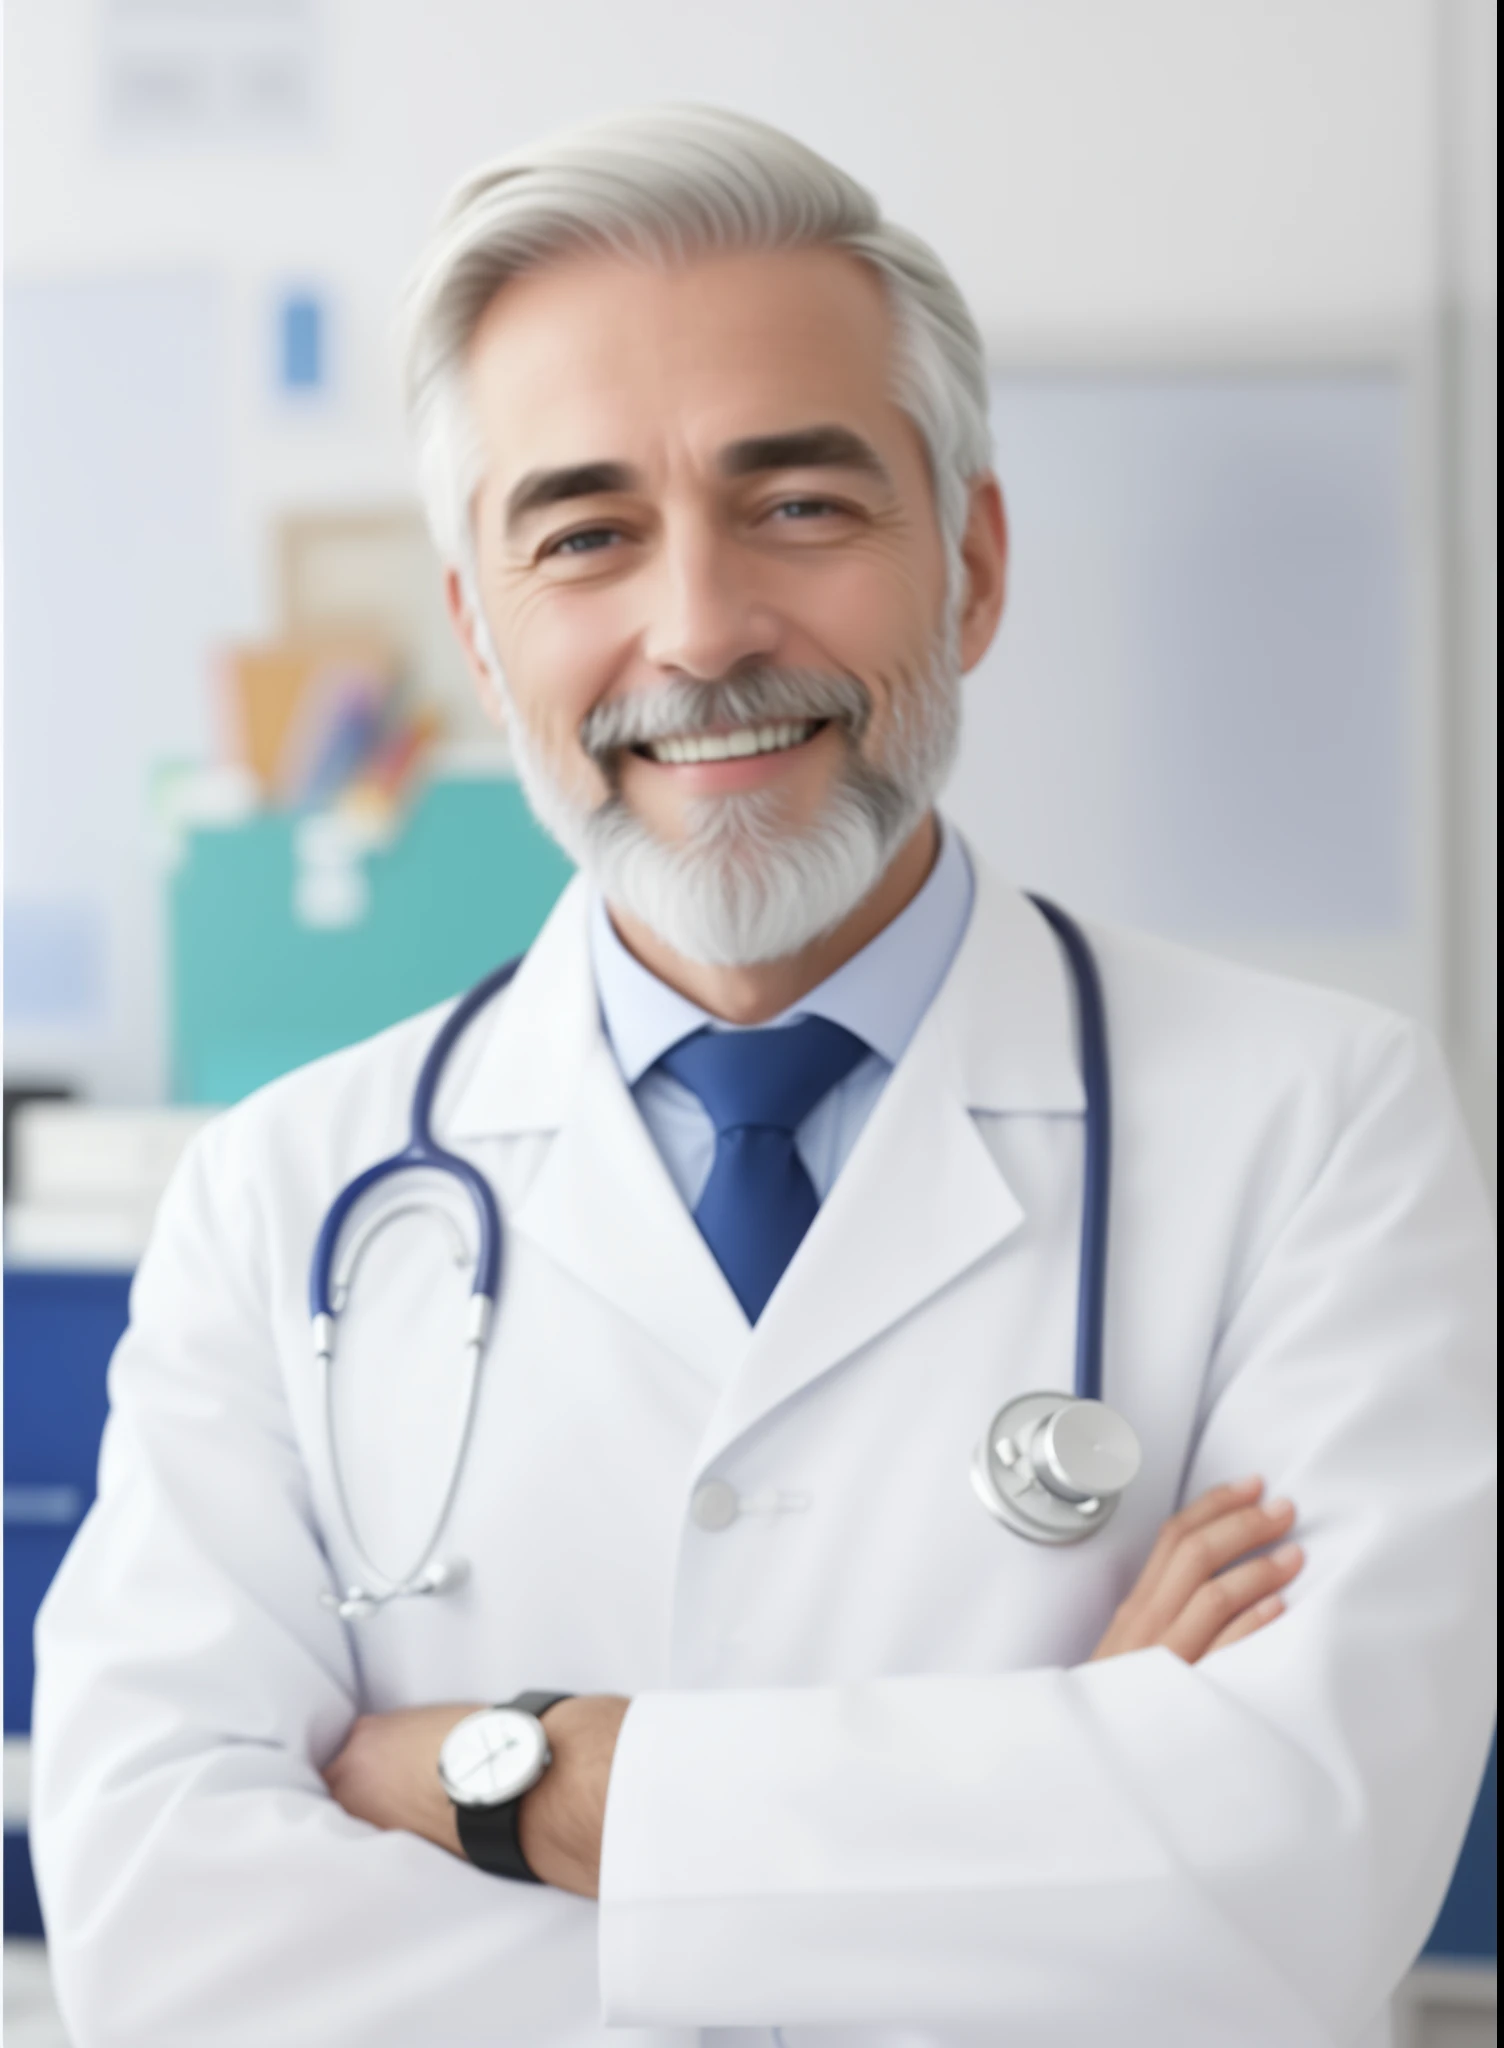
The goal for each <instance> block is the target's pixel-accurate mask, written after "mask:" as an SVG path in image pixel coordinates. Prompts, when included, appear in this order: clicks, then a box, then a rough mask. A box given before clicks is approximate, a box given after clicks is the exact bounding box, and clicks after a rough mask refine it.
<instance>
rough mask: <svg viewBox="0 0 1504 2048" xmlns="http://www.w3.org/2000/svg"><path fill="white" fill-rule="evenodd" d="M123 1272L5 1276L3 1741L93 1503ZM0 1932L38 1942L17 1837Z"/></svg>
mask: <svg viewBox="0 0 1504 2048" xmlns="http://www.w3.org/2000/svg"><path fill="white" fill-rule="evenodd" d="M129 1293H130V1275H129V1274H128V1273H65V1272H26V1271H8V1272H7V1273H6V1275H5V1351H6V1359H5V1732H6V1734H7V1735H8V1736H11V1735H24V1734H25V1733H26V1732H27V1730H28V1729H29V1728H30V1727H31V1691H32V1682H33V1670H32V1650H31V1630H32V1624H33V1622H34V1621H35V1619H36V1612H37V1609H38V1607H39V1606H40V1605H41V1603H42V1595H43V1594H44V1593H45V1592H46V1590H47V1588H48V1586H49V1585H50V1584H51V1583H52V1575H53V1573H54V1572H55V1571H56V1570H57V1568H58V1566H59V1565H60V1564H61V1563H62V1559H63V1552H64V1551H65V1550H66V1549H67V1548H68V1545H69V1543H70V1542H71V1541H72V1539H73V1532H74V1530H75V1529H76V1528H77V1527H78V1525H79V1523H80V1522H81V1521H82V1520H83V1517H84V1513H85V1511H86V1510H87V1508H88V1506H89V1503H90V1501H92V1500H93V1498H94V1468H95V1465H96V1463H97V1461H98V1458H99V1436H100V1432H101V1430H102V1429H103V1428H104V1418H105V1372H106V1369H107V1367H108V1366H109V1362H110V1354H111V1352H112V1351H113V1350H114V1349H115V1346H116V1344H117V1343H118V1342H119V1340H120V1337H121V1334H122V1332H123V1331H124V1329H125V1325H126V1318H127V1311H128V1298H129ZM5 1931H6V1933H7V1934H40V1932H41V1931H42V1920H41V1913H40V1911H39V1909H38V1906H37V1898H36V1889H35V1886H34V1885H33V1883H32V1877H31V1861H30V1858H29V1857H28V1855H27V1852H26V1837H25V1835H24V1834H19V1833H16V1834H13V1833H11V1832H9V1831H7V1833H6V1837H5Z"/></svg>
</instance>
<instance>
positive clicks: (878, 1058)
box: [590, 822, 975, 1211]
mask: <svg viewBox="0 0 1504 2048" xmlns="http://www.w3.org/2000/svg"><path fill="white" fill-rule="evenodd" d="M974 893H975V885H974V883H973V879H972V872H971V862H970V861H969V859H968V858H967V855H966V849H965V847H964V846H963V845H962V844H961V841H960V840H959V838H957V836H956V834H955V833H954V832H953V831H952V830H951V829H950V827H949V826H948V825H945V824H944V823H943V822H942V824H941V828H940V854H939V858H938V859H937V860H936V862H935V865H934V867H933V868H932V869H931V870H930V873H929V875H928V877H927V879H926V881H925V884H924V887H923V888H922V889H921V890H920V891H919V894H918V895H917V896H916V897H915V898H914V900H913V901H912V902H911V903H909V904H908V905H906V907H905V908H904V909H903V910H902V911H900V912H899V914H898V916H897V917H895V918H894V920H893V922H892V923H891V924H889V925H885V926H884V927H883V929H882V930H881V931H880V932H879V933H878V935H877V937H876V938H875V939H872V940H871V941H869V943H868V944H867V945H865V946H864V947H863V948H862V950H861V952H860V953H856V954H853V956H852V957H851V959H849V960H848V961H847V962H846V964H845V966H844V967H838V968H837V969H836V971H835V973H834V974H832V975H831V976H830V978H829V979H828V980H826V981H822V982H821V983H820V986H819V987H818V988H814V989H811V990H810V992H809V994H808V995H807V996H803V997H801V998H800V1000H799V1002H798V1003H796V1004H795V1005H794V1007H793V1008H792V1009H790V1010H786V1011H785V1012H784V1013H783V1015H782V1016H780V1017H775V1018H773V1019H772V1020H771V1024H770V1025H767V1026H763V1027H761V1028H763V1029H771V1028H774V1027H776V1026H779V1025H784V1024H793V1023H797V1021H798V1020H799V1019H800V1018H801V1017H825V1018H828V1019H829V1021H830V1022H831V1023H832V1024H840V1025H842V1026H844V1028H845V1029H846V1030H847V1031H853V1032H855V1033H856V1035H857V1037H858V1038H860V1039H861V1040H862V1042H863V1043H864V1044H865V1045H868V1046H870V1047H871V1051H870V1052H869V1053H868V1055H867V1057H866V1058H865V1059H864V1060H862V1061H860V1062H859V1063H858V1064H857V1065H856V1066H855V1067H853V1068H852V1070H851V1072H850V1073H849V1074H848V1075H847V1076H846V1078H845V1080H844V1081H841V1082H838V1083H837V1085H836V1086H835V1087H834V1088H832V1089H831V1091H830V1093H829V1094H828V1095H827V1096H825V1098H824V1099H823V1101H821V1102H819V1103H817V1104H816V1106H815V1107H814V1108H813V1109H812V1110H811V1111H810V1113H809V1115H808V1116H807V1117H806V1118H805V1120H804V1122H803V1123H802V1124H801V1125H800V1126H799V1128H798V1130H797V1131H796V1132H795V1133H794V1144H795V1146H796V1148H797V1150H798V1153H799V1157H800V1158H801V1159H802V1160H803V1162H804V1167H805V1171H806V1172H807V1173H808V1175H809V1177H810V1180H811V1181H812V1182H813V1183H814V1189H815V1193H816V1195H817V1196H818V1198H819V1199H820V1200H821V1201H822V1202H823V1201H824V1200H825V1197H826V1196H827V1195H828V1194H829V1192H830V1190H831V1188H832V1186H833V1185H834V1183H835V1178H836V1175H837V1174H838V1173H839V1172H840V1170H841V1168H842V1167H843V1166H844V1165H845V1163H846V1161H847V1159H848V1157H849V1156H850V1153H851V1148H852V1146H853V1145H855V1143H856V1141H857V1139H858V1138H859V1137H860V1135H861V1131H862V1126H863V1125H864V1124H865V1123H866V1121H867V1118H868V1117H869V1116H870V1115H871V1114H872V1110H873V1106H874V1105H875V1103H876V1101H877V1098H878V1096H879V1095H880V1094H881V1093H882V1090H883V1083H884V1082H885V1081H886V1080H887V1078H888V1076H889V1074H891V1073H892V1071H893V1069H894V1067H896V1066H897V1064H898V1062H899V1060H900V1059H901V1058H902V1056H903V1052H904V1048H905V1047H906V1046H907V1045H908V1042H909V1040H910V1039H911V1038H912V1037H913V1036H914V1033H915V1031H916V1030H917V1029H918V1027H919V1020H920V1018H921V1017H923V1015H924V1013H925V1011H926V1010H927V1009H928V1008H929V1006H930V1004H931V1002H932V1001H933V1000H934V997H935V995H936V992H937V991H938V989H939V987H940V984H941V982H942V981H944V979H945V977H946V974H947V972H948V971H949V968H950V964H951V962H952V960H954V958H955V957H956V951H957V948H958V947H959V946H960V944H961V939H962V936H963V934H964V933H965V930H966V925H967V921H968V919H969V918H970V916H971V903H972V897H973V894H974ZM590 947H591V957H592V961H593V964H594V968H595V985H596V989H597V992H598V994H599V996H600V1004H601V1016H602V1019H603V1021H604V1023H605V1027H606V1036H607V1037H608V1039H609V1040H610V1042H611V1049H612V1051H613V1052H614V1053H615V1055H616V1061H617V1065H618V1066H619V1067H620V1068H621V1073H622V1079H623V1080H624V1081H625V1082H626V1084H627V1086H628V1087H629V1088H630V1089H631V1091H632V1098H633V1100H634V1101H635V1102H636V1104H637V1108H638V1111H639V1113H640V1115H641V1117H642V1120H643V1122H644V1123H645V1124H646V1125H647V1127H648V1132H649V1135H650V1136H651V1138H652V1140H653V1143H654V1144H655V1145H656V1146H657V1147H658V1150H659V1152H660V1154H661V1155H662V1158H663V1163H664V1165H665V1166H666V1167H667V1168H668V1171H669V1175H670V1178H671V1179H672V1180H673V1183H674V1185H675V1187H677V1188H678V1190H679V1193H680V1194H681V1195H682V1196H683V1198H684V1203H685V1206H686V1208H688V1209H690V1210H691V1211H693V1209H694V1207H695V1205H696V1204H697V1203H698V1201H699V1199H700V1196H701V1194H702V1193H703V1192H704V1188H705V1183H706V1181H707V1180H709V1178H710V1169H711V1165H712V1163H713V1161H714V1159H715V1126H714V1124H712V1122H711V1121H710V1117H709V1115H708V1114H707V1112H706V1110H705V1108H704V1106H703V1104H702V1103H701V1101H700V1098H699V1097H698V1096H697V1095H694V1094H692V1093H691V1091H690V1090H689V1089H688V1088H686V1087H684V1085H683V1084H682V1083H681V1082H679V1081H676V1080H674V1079H673V1077H672V1076H671V1075H669V1074H666V1073H664V1072H663V1070H662V1069H661V1068H660V1067H658V1066H657V1064H656V1062H657V1061H658V1060H660V1059H661V1058H662V1057H663V1055H664V1053H666V1052H667V1051H668V1050H669V1048H670V1047H671V1046H674V1045H677V1044H678V1043H679V1041H680V1039H681V1038H687V1037H688V1036H689V1034H690V1032H692V1031H699V1030H702V1029H704V1028H705V1027H706V1026H708V1027H709V1028H710V1029H711V1030H712V1031H734V1030H736V1029H738V1028H739V1027H738V1026H736V1025H734V1024H727V1023H725V1022H723V1021H722V1020H721V1019H720V1018H718V1017H712V1016H710V1015H709V1014H708V1013H707V1012H706V1011H704V1010H702V1009H701V1008H700V1007H699V1005H698V1004H697V1003H692V1002H691V1001H690V1000H689V998H688V997H687V996H681V995H680V994H679V993H678V992H677V990H675V989H671V988H670V987H669V986H668V985H667V983H666V982H662V981H660V980H659V979H658V977H657V975H656V974H652V973H650V972H649V971H648V969H647V968H646V967H644V966H643V965H642V962H641V961H640V960H637V959H635V958H634V957H633V955H632V954H631V953H629V952H628V951H627V949H626V947H625V946H624V945H623V944H622V942H621V940H620V939H619V938H618V937H617V934H616V930H615V927H614V926H613V925H612V923H611V920H610V918H609V917H608V916H607V914H606V907H605V904H604V902H603V901H602V899H601V898H600V896H599V895H597V896H596V898H595V900H594V902H593V904H592V905H591V913H590Z"/></svg>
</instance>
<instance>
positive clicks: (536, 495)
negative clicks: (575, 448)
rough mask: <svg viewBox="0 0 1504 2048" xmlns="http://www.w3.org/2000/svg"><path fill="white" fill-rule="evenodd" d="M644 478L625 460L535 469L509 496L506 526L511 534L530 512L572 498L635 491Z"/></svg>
mask: <svg viewBox="0 0 1504 2048" xmlns="http://www.w3.org/2000/svg"><path fill="white" fill-rule="evenodd" d="M640 482H641V478H640V477H639V476H638V474H637V472H636V470H635V469H629V468H628V467H627V465H626V464H625V463H624V462H576V463H573V464H571V465H570V466H569V467H568V468H566V469H532V470H529V471H528V473H527V475H526V476H525V477H523V478H522V480H521V482H520V483H518V484H516V485H515V486H514V487H513V489H512V491H511V492H510V493H509V495H508V497H507V503H506V528H507V531H508V532H509V533H510V532H511V531H512V530H513V529H514V528H515V527H517V526H519V525H520V524H521V523H522V521H523V520H524V519H526V518H527V517H528V516H529V514H531V513H533V512H543V511H546V510H547V509H548V507H549V506H550V505H562V504H564V503H565V502H566V501H567V500H568V499H570V498H603V497H609V496H610V495H611V494H612V493H614V492H617V491H631V490H635V489H636V488H637V486H638V484H639V483H640Z"/></svg>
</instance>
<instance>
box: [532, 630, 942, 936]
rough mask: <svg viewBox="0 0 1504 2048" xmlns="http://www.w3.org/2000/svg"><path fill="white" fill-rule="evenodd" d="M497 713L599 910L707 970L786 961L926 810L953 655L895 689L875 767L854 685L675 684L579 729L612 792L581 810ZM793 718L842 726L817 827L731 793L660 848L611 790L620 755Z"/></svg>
mask: <svg viewBox="0 0 1504 2048" xmlns="http://www.w3.org/2000/svg"><path fill="white" fill-rule="evenodd" d="M946 637H947V640H948V639H949V636H948V635H947V636H946ZM506 701H507V709H508V720H507V723H508V729H509V734H510V738H511V743H512V754H513V759H514V761H515V763H516V768H517V777H518V780H519V782H520V783H521V785H522V788H523V792H524V794H525V795H526V797H527V800H528V802H529V804H530V805H531V806H532V809H533V812H534V814H535V815H536V817H537V818H538V820H539V822H540V823H541V824H542V825H543V826H544V828H545V830H547V831H548V832H550V833H551V834H552V835H553V837H554V838H555V839H556V840H558V842H559V844H560V845H561V846H562V847H563V848H564V850H565V852H566V853H568V854H569V856H570V857H571V859H572V860H574V861H575V863H576V864H577V865H578V866H579V867H580V868H581V870H582V871H583V872H584V873H585V874H586V875H588V876H589V877H590V879H591V881H592V882H594V884H595V885H596V887H597V888H598V889H599V890H600V892H601V894H602V895H603V896H604V897H605V899H606V901H607V902H608V903H609V904H612V905H613V906H615V907H616V908H618V909H620V910H622V911H624V912H625V913H626V914H627V915H628V916H630V917H633V918H636V919H639V920H640V921H641V922H642V923H643V924H644V925H646V926H647V928H648V930H650V931H651V932H654V933H655V934H656V935H657V936H658V938H660V939H661V940H662V941H663V942H664V944H665V945H667V946H670V947H672V949H673V950H674V951H675V952H676V953H678V954H679V955H680V956H681V958H683V959H686V960H695V961H699V962H702V963H703V964H705V965H706V966H714V967H751V966H755V965H757V964H758V963H760V962H762V961H767V960H782V959H786V958H788V957H790V956H791V955H793V954H795V953H799V952H802V951H803V949H804V948H805V947H806V946H808V945H810V944H812V943H813V942H814V941H815V940H816V939H819V938H821V937H823V936H824V935H825V934H826V933H827V932H829V931H832V930H834V928H835V927H836V926H837V925H839V924H840V923H841V922H842V921H843V920H844V919H845V918H846V917H848V916H849V915H850V914H851V912H852V911H853V910H855V909H856V907H857V905H858V904H859V903H861V902H862V901H863V899H864V898H865V897H866V896H868V895H869V894H870V893H871V891H872V890H873V889H874V888H875V887H876V886H877V883H878V882H879V881H880V880H881V878H882V876H883V875H884V874H885V873H886V871H887V868H888V866H889V863H890V862H891V861H892V859H893V856H894V855H895V854H896V853H897V852H898V849H899V848H900V847H901V846H902V845H903V844H904V843H905V841H906V840H907V839H908V838H909V837H910V836H911V835H912V833H913V832H914V831H915V829H916V828H917V827H918V825H919V823H920V821H921V820H922V819H923V818H924V817H925V816H926V814H927V813H928V812H929V810H930V809H931V808H932V806H933V804H934V802H935V798H936V797H937V796H938V794H939V792H940V788H941V785H942V784H943V782H944V780H945V777H946V776H947V774H948V773H949V772H950V767H951V764H952V762H953V761H954V759H955V752H956V746H957V743H958V741H959V737H960V673H959V664H958V662H957V661H956V659H955V656H954V652H953V649H952V648H951V647H950V646H949V645H946V646H943V647H942V648H941V649H940V650H939V651H938V652H937V654H936V657H935V658H934V660H933V662H932V666H931V670H930V673H929V674H928V675H927V676H926V677H923V678H920V679H916V680H914V681H911V682H910V683H909V684H908V685H907V686H906V687H902V688H899V689H897V690H895V692H894V695H893V699H892V702H893V706H894V713H893V723H892V727H891V730H890V732H889V734H888V735H887V737H886V741H885V745H884V748H883V758H882V759H881V760H880V761H878V762H871V761H868V760H866V759H864V758H863V756H862V754H861V752H860V741H861V737H862V735H863V733H864V732H865V730H866V728H867V725H868V723H869V721H870V717H871V698H870V696H869V694H868V692H867V690H866V689H865V688H864V687H863V685H861V684H860V683H858V682H856V681H855V680H854V679H852V678H850V677H845V676H825V675H820V674H817V673H813V672H810V671H806V670H797V669H772V668H768V669H760V670H756V671H753V672H749V673H747V674H744V675H741V676H737V677H733V678H728V679H726V680H724V681H721V682H709V683H700V682H693V683H692V682H686V681H682V680H676V681H673V682H670V683H667V684H665V685H663V687H662V688H660V689H655V690H652V691H644V692H640V693H638V694H637V695H636V696H633V697H627V698H621V699H618V700H616V701H615V702H614V703H611V704H607V705H603V706H601V707H599V708H598V709H597V710H596V711H593V712H592V713H591V714H590V715H589V717H587V718H586V720H585V722H584V725H583V726H582V728H581V735H580V737H581V742H582V744H583V745H584V748H585V751H586V752H587V753H588V754H589V755H590V756H591V758H592V759H593V760H594V761H595V762H596V764H597V766H599V767H600V768H601V769H602V770H603V772H604V773H605V774H606V777H607V780H608V781H609V782H610V783H611V785H612V793H611V795H609V796H608V797H607V798H606V800H605V802H604V803H601V804H599V805H598V806H596V807H595V808H594V809H590V808H587V807H585V806H582V805H579V804H576V803H575V802H573V801H572V800H571V799H570V798H569V797H568V796H567V795H566V793H565V792H564V790H563V789H562V788H561V787H560V785H559V783H558V781H557V780H556V778H555V777H554V776H553V774H552V773H551V772H550V770H549V769H548V768H547V766H546V765H545V763H544V761H543V759H542V758H541V755H540V754H539V753H538V751H537V750H536V749H535V748H534V746H533V743H532V736H531V734H530V733H528V731H527V729H526V727H525V726H524V724H523V721H522V719H521V718H520V717H519V716H518V714H517V712H516V710H515V708H514V707H513V706H512V704H511V701H510V697H508V698H507V700H506ZM801 719H822V720H829V721H831V722H832V723H835V724H838V725H839V726H840V727H841V728H842V729H843V730H844V734H845V739H846V761H845V764H844V767H843V769H842V772H841V775H840V778H839V780H838V782H837V783H836V785H835V787H834V788H833V789H832V790H831V792H830V795H829V797H828V798H827V799H826V801H825V804H824V805H823V807H822V809H821V811H820V814H819V816H818V817H816V818H815V819H814V820H813V821H812V822H811V823H810V824H808V825H806V826H805V827H804V828H803V829H802V830H800V831H797V832H796V831H792V830H790V829H789V827H788V825H787V824H786V823H785V822H784V820H783V818H782V816H781V799H780V798H779V796H778V795H777V794H776V793H775V792H773V791H770V790H742V791H733V792H730V793H728V794H727V795H725V796H718V797H703V798H700V799H697V800H696V801H695V803H694V804H693V805H692V806H691V809H690V815H689V830H688V833H687V836H686V837H685V839H684V840H683V841H682V842H681V843H679V844H677V845H666V844H665V843H664V842H663V841H662V840H660V839H657V838H655V837H654V835H653V834H652V833H651V832H650V831H649V830H648V828H647V826H646V825H644V824H643V823H642V821H641V820H640V819H639V818H638V817H637V816H636V814H635V813H634V812H633V811H632V810H630V809H629V807H628V806H627V804H626V803H625V801H624V800H623V798H622V797H621V795H620V793H619V789H618V786H617V785H618V762H619V757H620V754H621V752H622V751H623V750H624V749H625V748H626V747H629V746H640V745H642V744H644V743H645V742H647V741H650V740H653V739H659V738H663V737H665V736H666V735H667V734H669V733H688V732H696V731H700V732H703V731H708V730H711V729H713V728H715V727H717V726H719V727H722V728H724V727H727V726H741V725H766V724H778V723H780V722H784V721H790V720H801Z"/></svg>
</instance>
